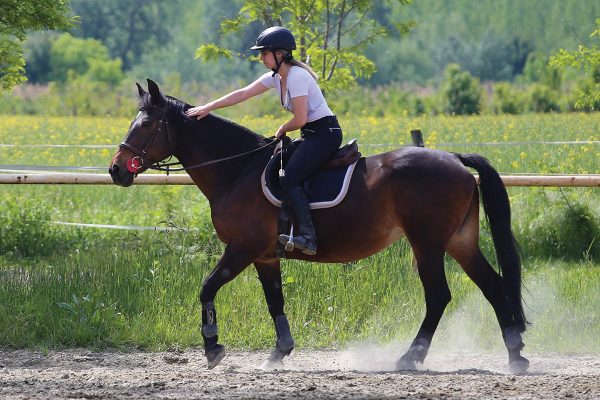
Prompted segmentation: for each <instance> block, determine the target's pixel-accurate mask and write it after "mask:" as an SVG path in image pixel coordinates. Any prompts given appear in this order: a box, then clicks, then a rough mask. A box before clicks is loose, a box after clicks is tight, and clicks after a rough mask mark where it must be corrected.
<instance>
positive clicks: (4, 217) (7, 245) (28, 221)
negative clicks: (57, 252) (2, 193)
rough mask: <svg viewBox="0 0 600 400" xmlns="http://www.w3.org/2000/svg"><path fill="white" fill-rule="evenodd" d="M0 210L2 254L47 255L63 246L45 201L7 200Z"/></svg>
mask: <svg viewBox="0 0 600 400" xmlns="http://www.w3.org/2000/svg"><path fill="white" fill-rule="evenodd" d="M0 210H2V211H1V212H0V255H13V256H21V257H30V256H38V255H48V254H50V253H51V252H52V251H53V250H54V249H55V247H56V246H58V245H60V242H61V240H60V238H59V237H58V235H57V234H56V231H55V229H54V228H53V227H52V226H50V225H49V224H48V221H49V220H50V215H51V212H50V210H49V209H47V208H46V207H45V206H44V205H43V204H39V203H34V202H29V201H21V200H19V201H15V200H4V201H2V202H0Z"/></svg>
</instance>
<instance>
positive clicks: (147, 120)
mask: <svg viewBox="0 0 600 400" xmlns="http://www.w3.org/2000/svg"><path fill="white" fill-rule="evenodd" d="M150 125H152V121H150V120H149V119H145V120H143V121H142V128H147V127H149V126H150Z"/></svg>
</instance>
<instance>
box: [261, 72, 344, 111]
mask: <svg viewBox="0 0 600 400" xmlns="http://www.w3.org/2000/svg"><path fill="white" fill-rule="evenodd" d="M272 75H273V73H272V72H267V73H265V74H264V75H262V76H261V77H260V78H258V79H259V81H260V83H262V84H263V85H264V86H266V87H268V88H274V89H275V91H276V92H277V98H278V101H279V102H280V103H281V99H283V104H282V107H284V108H285V109H286V110H288V111H290V112H294V110H293V107H292V102H291V99H293V98H294V97H299V96H307V97H308V113H307V114H308V115H307V119H306V122H312V121H316V120H318V119H320V118H323V117H327V116H331V115H333V113H332V112H331V110H330V109H329V106H328V105H327V102H326V101H325V97H324V96H323V93H322V92H321V88H319V85H318V84H317V81H316V80H315V78H313V76H312V75H311V74H310V73H309V72H308V71H307V70H305V69H304V68H302V67H298V66H295V65H293V66H292V67H291V68H290V71H289V72H288V76H287V88H286V93H285V95H284V96H281V95H280V94H281V76H280V75H279V74H275V76H272Z"/></svg>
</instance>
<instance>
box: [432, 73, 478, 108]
mask: <svg viewBox="0 0 600 400" xmlns="http://www.w3.org/2000/svg"><path fill="white" fill-rule="evenodd" d="M442 95H443V96H444V100H445V107H444V111H445V112H446V113H448V114H457V115H468V114H479V112H480V111H481V98H482V89H481V86H480V85H479V80H478V79H477V78H474V77H473V76H471V74H469V73H468V72H466V71H461V69H460V67H459V66H458V65H457V64H450V65H448V67H447V68H446V72H445V81H444V84H443V85H442Z"/></svg>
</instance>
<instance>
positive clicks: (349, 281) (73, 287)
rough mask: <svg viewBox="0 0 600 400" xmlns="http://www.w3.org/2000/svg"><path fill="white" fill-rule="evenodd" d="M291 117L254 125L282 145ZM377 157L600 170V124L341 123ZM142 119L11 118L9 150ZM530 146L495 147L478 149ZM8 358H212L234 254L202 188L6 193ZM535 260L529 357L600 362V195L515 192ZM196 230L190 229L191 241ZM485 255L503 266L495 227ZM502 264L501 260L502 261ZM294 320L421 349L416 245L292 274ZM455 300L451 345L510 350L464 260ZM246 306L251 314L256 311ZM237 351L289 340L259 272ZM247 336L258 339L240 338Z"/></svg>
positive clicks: (117, 133)
mask: <svg viewBox="0 0 600 400" xmlns="http://www.w3.org/2000/svg"><path fill="white" fill-rule="evenodd" d="M279 120H280V118H279V117H277V118H276V117H267V118H262V119H256V118H248V117H246V118H241V119H240V120H239V121H238V122H240V123H241V124H243V125H245V126H248V127H250V128H251V129H253V130H255V131H256V132H258V133H261V134H264V135H265V136H270V135H272V133H273V128H274V127H275V126H278V125H277V123H278V122H279ZM340 121H341V123H342V126H343V127H344V128H345V137H346V138H347V139H349V138H352V137H356V138H358V141H359V144H362V148H361V151H362V152H363V154H365V155H369V154H374V153H376V152H380V151H386V150H390V149H393V148H397V147H399V146H402V145H406V144H408V143H409V142H410V134H409V132H410V130H411V129H415V128H420V129H422V131H423V133H424V135H425V139H426V145H427V146H428V147H435V148H440V149H445V150H450V151H457V152H477V153H481V154H483V155H484V156H486V157H487V158H488V159H489V160H490V161H491V162H492V164H493V165H494V166H495V167H496V168H497V169H498V170H499V171H500V172H504V173H600V163H599V162H598V160H599V159H600V146H599V145H598V144H583V145H582V144H580V145H572V144H561V145H556V144H541V143H539V142H550V141H598V140H600V116H599V115H598V114H597V113H596V114H561V115H524V116H503V117H435V118H433V117H419V118H411V117H399V118H396V119H392V118H352V117H342V118H340ZM129 122H130V121H129V120H125V119H104V118H85V117H79V118H44V117H24V116H2V118H1V119H0V143H3V144H18V145H32V144H77V145H80V144H108V145H112V144H115V145H116V144H117V143H118V142H119V141H120V140H121V139H122V138H123V136H124V135H125V132H126V130H127V127H128V125H129ZM488 142H497V143H507V142H527V143H528V144H522V145H518V146H517V145H502V146H490V145H487V144H476V143H488ZM113 151H114V150H113V149H83V148H77V149H73V148H36V147H20V148H18V147H16V148H15V147H1V146H0V164H24V165H61V166H64V165H70V166H108V163H109V162H110V159H111V157H112V154H113ZM0 190H1V191H2V196H1V199H0V206H1V207H2V209H1V210H0V346H2V345H4V346H10V347H60V346H91V347H103V346H116V347H127V346H139V347H143V348H165V347H173V346H175V347H176V346H181V347H186V346H197V345H200V344H201V336H200V333H199V329H198V326H199V320H200V317H199V306H198V293H199V288H200V285H201V282H202V279H203V277H204V276H206V274H208V272H209V271H210V269H211V268H212V266H213V265H214V264H215V262H216V259H218V256H219V254H220V250H221V248H222V247H221V244H220V243H219V242H218V241H217V240H216V237H215V235H214V233H213V231H212V226H211V225H210V220H209V218H208V205H207V202H206V201H205V199H204V197H203V196H202V195H201V193H200V192H199V191H198V190H197V189H196V188H195V187H191V186H138V187H136V186H133V187H131V188H127V189H124V188H118V187H113V186H79V187H78V186H50V185H48V186H26V185H23V186H17V185H13V186H8V185H5V186H2V187H0ZM509 194H510V197H511V202H512V205H513V226H514V230H515V233H516V235H517V238H518V239H519V240H520V242H521V244H522V247H523V253H524V255H525V259H524V276H525V285H526V288H527V290H526V291H525V298H526V302H527V306H528V308H527V314H528V316H529V318H530V319H531V320H532V321H533V323H534V325H533V327H532V328H531V329H530V330H529V333H528V334H527V337H526V339H527V344H528V349H532V348H533V349H537V350H541V349H546V348H554V349H558V350H562V351H590V350H600V340H599V339H598V338H599V337H600V315H599V313H598V312H597V310H596V308H597V304H600V245H599V243H598V240H595V238H596V237H597V236H598V234H599V233H600V227H599V226H600V223H599V222H598V218H599V216H600V201H599V200H600V193H599V191H598V189H592V188H587V189H585V188H576V189H542V188H510V189H509ZM49 221H65V222H79V223H96V224H120V225H121V224H122V225H147V226H162V227H165V226H174V225H175V226H177V227H179V228H184V229H181V230H180V229H172V230H170V231H168V232H142V231H114V230H110V231H109V230H100V229H89V228H88V229H82V228H74V227H66V226H60V225H55V224H53V223H51V222H49ZM188 228H189V229H188ZM482 245H483V247H484V250H485V251H486V252H487V253H488V254H490V249H491V246H490V238H489V234H488V233H487V231H486V229H485V228H484V230H483V236H482ZM491 259H492V260H493V256H492V258H491ZM283 265H284V267H283V269H284V282H285V283H286V284H285V288H284V293H285V296H286V311H287V313H288V315H289V318H290V322H291V324H292V332H293V333H294V334H295V336H296V339H297V343H298V344H299V345H301V346H335V345H342V344H345V343H348V342H349V341H352V340H358V339H367V338H375V339H377V340H381V341H393V340H408V339H409V338H411V337H412V335H414V333H415V332H416V330H417V328H418V325H419V324H420V321H421V318H422V316H423V313H424V305H423V300H422V289H421V285H420V283H419V281H418V277H417V275H416V274H415V273H414V270H413V267H412V257H411V255H410V251H409V248H408V246H407V244H406V242H404V241H401V242H400V243H398V244H396V245H394V246H392V247H391V248H390V249H388V250H386V251H384V252H382V253H380V254H378V255H376V256H373V257H370V258H368V259H366V260H363V261H360V262H358V263H356V264H348V265H320V264H307V263H301V262H296V261H284V264H283ZM447 274H448V280H449V283H450V286H451V290H452V293H453V301H452V303H451V304H450V306H449V309H448V311H447V315H446V316H445V317H444V319H443V321H442V325H441V327H440V333H439V336H436V338H437V340H440V341H443V340H444V338H445V340H451V339H452V338H456V340H457V341H458V342H464V341H465V340H466V338H467V339H469V340H470V341H471V342H475V343H476V345H478V346H481V347H484V348H495V347H498V348H500V347H501V345H502V344H501V339H500V335H499V330H498V328H497V324H496V322H495V318H494V316H493V313H492V309H491V307H490V306H489V305H488V304H487V303H486V302H485V300H484V299H483V296H481V294H480V293H479V292H478V290H477V289H476V288H475V287H474V285H473V284H472V283H471V282H470V281H469V280H468V278H467V277H466V275H465V274H464V273H462V271H460V269H459V268H458V267H457V266H456V265H455V264H453V263H452V262H449V264H448V268H447ZM240 299H243V301H240ZM217 308H218V311H219V316H220V318H219V320H220V332H221V337H222V341H223V343H224V344H226V345H233V346H238V347H252V348H256V347H264V346H270V345H272V343H273V342H274V332H273V329H272V324H271V321H270V318H269V316H268V313H267V307H266V304H265V302H264V298H263V295H262V290H261V289H260V284H259V282H258V279H257V278H256V273H255V272H254V271H253V270H252V269H249V270H248V271H246V272H245V273H244V274H242V275H241V276H240V277H238V278H237V279H236V280H235V281H233V282H232V283H231V284H229V285H227V286H226V287H225V288H224V289H223V290H222V291H221V292H220V293H219V295H218V297H217ZM240 332H242V333H241V334H240Z"/></svg>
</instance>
